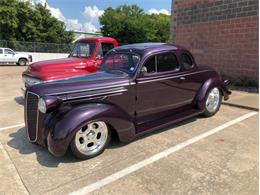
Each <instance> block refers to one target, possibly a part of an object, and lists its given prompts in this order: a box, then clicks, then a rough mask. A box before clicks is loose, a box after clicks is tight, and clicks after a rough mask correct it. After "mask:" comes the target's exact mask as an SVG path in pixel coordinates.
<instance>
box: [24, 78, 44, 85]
mask: <svg viewBox="0 0 260 195" xmlns="http://www.w3.org/2000/svg"><path fill="white" fill-rule="evenodd" d="M23 82H24V83H25V84H27V85H29V86H31V85H36V84H39V83H42V81H41V80H40V79H35V78H32V77H26V76H25V77H23Z"/></svg>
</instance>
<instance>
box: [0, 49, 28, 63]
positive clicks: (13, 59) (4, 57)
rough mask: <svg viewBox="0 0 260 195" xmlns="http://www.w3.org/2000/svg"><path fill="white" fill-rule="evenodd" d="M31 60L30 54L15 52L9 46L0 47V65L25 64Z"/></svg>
mask: <svg viewBox="0 0 260 195" xmlns="http://www.w3.org/2000/svg"><path fill="white" fill-rule="evenodd" d="M31 61H32V56H31V55H28V54H21V53H19V54H18V53H16V52H14V51H13V50H11V49H10V48H0V65H9V64H10V65H13V64H17V65H20V66H25V65H27V64H28V63H29V62H31Z"/></svg>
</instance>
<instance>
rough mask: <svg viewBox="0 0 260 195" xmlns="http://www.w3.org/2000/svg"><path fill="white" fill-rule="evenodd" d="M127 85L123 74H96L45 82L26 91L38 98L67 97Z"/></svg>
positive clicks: (126, 78) (126, 79)
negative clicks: (50, 96) (49, 96)
mask: <svg viewBox="0 0 260 195" xmlns="http://www.w3.org/2000/svg"><path fill="white" fill-rule="evenodd" d="M127 85H129V77H128V75H127V74H124V73H108V72H96V73H92V74H87V75H84V76H77V77H70V78H67V79H61V80H56V81H52V82H45V83H42V84H38V85H33V86H31V87H29V88H28V89H27V90H28V91H30V92H33V93H35V94H37V95H39V96H40V97H42V96H48V95H67V94H73V93H81V92H84V91H88V92H90V93H91V91H95V92H96V91H98V90H101V89H102V90H104V89H111V88H116V87H123V86H127Z"/></svg>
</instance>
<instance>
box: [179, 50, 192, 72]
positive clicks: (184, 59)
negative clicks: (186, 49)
mask: <svg viewBox="0 0 260 195" xmlns="http://www.w3.org/2000/svg"><path fill="white" fill-rule="evenodd" d="M181 63H182V65H183V67H184V68H185V69H190V68H192V67H193V63H192V59H191V58H190V56H189V55H187V54H185V53H183V54H182V55H181Z"/></svg>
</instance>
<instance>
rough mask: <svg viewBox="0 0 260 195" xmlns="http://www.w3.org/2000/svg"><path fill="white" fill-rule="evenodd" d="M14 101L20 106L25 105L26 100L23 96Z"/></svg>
mask: <svg viewBox="0 0 260 195" xmlns="http://www.w3.org/2000/svg"><path fill="white" fill-rule="evenodd" d="M14 101H15V102H16V103H17V104H19V105H22V106H23V105H24V98H23V96H18V97H15V98H14Z"/></svg>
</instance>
